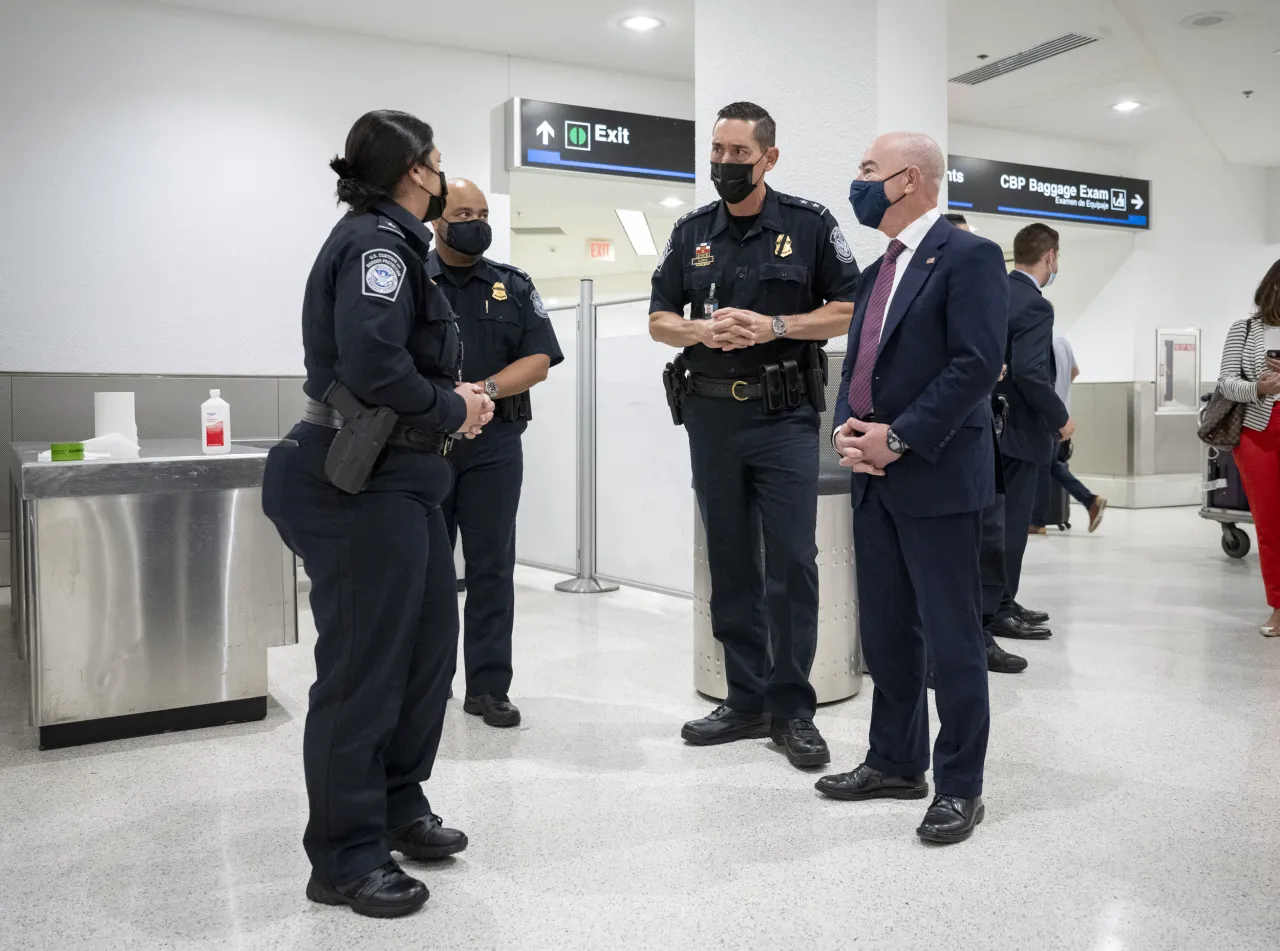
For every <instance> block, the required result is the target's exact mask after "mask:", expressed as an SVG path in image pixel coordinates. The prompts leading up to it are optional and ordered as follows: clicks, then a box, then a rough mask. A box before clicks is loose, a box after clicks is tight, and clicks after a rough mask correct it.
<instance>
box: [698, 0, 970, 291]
mask: <svg viewBox="0 0 1280 951" xmlns="http://www.w3.org/2000/svg"><path fill="white" fill-rule="evenodd" d="M694 11H695V12H694V110H695V116H696V119H697V144H696V148H697V153H696V154H697V157H698V166H697V168H698V179H697V194H698V200H699V202H707V201H711V200H713V199H714V198H715V197H716V195H715V190H714V189H713V188H712V186H711V182H710V179H709V174H710V169H709V167H708V163H709V161H710V159H709V158H708V153H709V150H710V142H711V127H712V125H714V123H715V116H716V112H717V111H718V110H719V109H720V108H721V107H722V106H724V105H726V104H728V103H730V102H737V101H739V100H749V101H751V102H755V103H757V104H759V105H761V106H763V107H764V108H766V109H768V110H769V112H770V114H771V115H772V116H773V117H774V119H775V120H776V121H777V123H778V148H779V150H780V152H781V156H780V158H779V161H778V167H777V168H776V169H774V171H773V172H771V173H770V175H769V182H770V184H772V185H773V186H774V187H775V188H777V189H778V190H779V191H783V192H787V193H790V194H794V195H798V196H800V197H802V198H809V199H811V200H813V201H818V202H821V203H822V204H824V205H826V206H827V207H828V208H830V209H831V212H832V214H834V215H835V216H836V220H837V221H839V222H840V225H841V227H842V228H843V230H844V233H845V235H846V236H847V237H848V238H849V242H850V243H851V244H852V245H853V248H854V252H855V253H856V255H857V257H858V262H859V264H861V265H864V266H865V265H866V264H869V263H870V262H871V261H872V260H874V259H875V258H876V257H877V256H878V255H879V254H880V252H881V250H882V249H883V247H884V243H885V242H884V240H883V239H882V238H881V236H880V235H879V234H878V233H877V232H874V231H872V230H871V229H869V228H863V227H861V226H859V225H858V223H857V222H856V221H855V220H854V217H853V212H852V211H851V210H850V208H849V182H850V181H851V180H852V179H853V178H854V176H855V175H857V172H858V161H859V160H860V159H861V158H862V153H863V150H864V149H866V147H867V145H868V143H870V142H871V140H872V139H874V138H875V137H876V136H877V135H878V134H880V133H881V132H891V131H893V130H895V129H904V128H909V129H912V130H913V131H920V132H927V133H929V134H931V135H933V136H934V137H935V138H937V139H938V142H939V144H941V145H942V147H943V151H944V152H945V151H946V133H947V88H946V61H947V47H946V25H947V24H946V2H945V0H917V2H914V3H912V4H910V5H904V4H902V3H901V2H899V0H840V2H829V0H828V2H819V0H798V2H792V3H778V2H777V0H697V3H696V4H695V5H694Z"/></svg>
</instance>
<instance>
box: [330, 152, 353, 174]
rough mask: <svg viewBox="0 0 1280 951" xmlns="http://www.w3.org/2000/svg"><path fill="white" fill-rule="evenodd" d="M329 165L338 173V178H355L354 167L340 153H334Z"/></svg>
mask: <svg viewBox="0 0 1280 951" xmlns="http://www.w3.org/2000/svg"><path fill="white" fill-rule="evenodd" d="M329 167H330V168H331V169H333V170H334V171H335V172H337V173H338V177H339V178H355V177H356V170H355V167H354V166H353V165H352V164H351V163H350V162H348V161H347V160H346V159H345V158H343V157H342V156H341V155H335V156H334V157H333V160H332V161H330V162H329Z"/></svg>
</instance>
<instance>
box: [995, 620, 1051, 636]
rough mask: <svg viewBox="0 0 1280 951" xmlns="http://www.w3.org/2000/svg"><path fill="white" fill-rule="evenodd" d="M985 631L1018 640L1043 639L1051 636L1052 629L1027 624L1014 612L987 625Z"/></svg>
mask: <svg viewBox="0 0 1280 951" xmlns="http://www.w3.org/2000/svg"><path fill="white" fill-rule="evenodd" d="M987 633H988V634H994V635H995V636H996V637H1012V638H1016V639H1017V640H1020V641H1043V640H1046V639H1048V638H1050V637H1053V631H1051V630H1049V629H1048V628H1047V627H1039V626H1037V625H1035V624H1028V623H1027V622H1026V621H1024V620H1022V618H1020V617H1018V616H1017V615H1016V614H1015V615H1012V616H1011V617H1002V618H999V619H997V620H995V621H992V622H991V623H990V624H988V625H987Z"/></svg>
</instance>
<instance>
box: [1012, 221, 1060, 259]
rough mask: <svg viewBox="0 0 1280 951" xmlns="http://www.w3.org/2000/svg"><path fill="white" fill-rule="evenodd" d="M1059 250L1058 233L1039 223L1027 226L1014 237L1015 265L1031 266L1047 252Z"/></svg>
mask: <svg viewBox="0 0 1280 951" xmlns="http://www.w3.org/2000/svg"><path fill="white" fill-rule="evenodd" d="M1057 250H1058V232H1056V231H1054V230H1053V229H1052V228H1050V227H1049V226H1048V225H1046V224H1042V223H1041V222H1039V221H1037V222H1036V223H1035V224H1031V225H1027V226H1026V227H1025V228H1023V229H1022V230H1021V231H1019V232H1018V233H1017V235H1016V236H1014V239H1013V263H1014V264H1021V265H1023V266H1030V265H1032V264H1035V263H1036V262H1038V261H1039V260H1040V259H1041V258H1042V257H1044V254H1045V252H1046V251H1057Z"/></svg>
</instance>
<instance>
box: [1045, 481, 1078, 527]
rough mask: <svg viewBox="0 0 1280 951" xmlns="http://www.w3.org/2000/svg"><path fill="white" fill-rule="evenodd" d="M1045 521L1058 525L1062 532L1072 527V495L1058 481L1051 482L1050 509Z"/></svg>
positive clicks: (1047, 523)
mask: <svg viewBox="0 0 1280 951" xmlns="http://www.w3.org/2000/svg"><path fill="white" fill-rule="evenodd" d="M1044 521H1045V524H1046V525H1056V526H1058V531H1060V532H1065V531H1066V530H1067V529H1068V528H1070V527H1071V496H1069V495H1068V494H1067V490H1066V489H1064V488H1063V487H1062V486H1060V485H1059V484H1058V483H1057V482H1053V481H1050V483H1049V511H1048V512H1047V513H1046V517H1045V520H1044Z"/></svg>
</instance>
